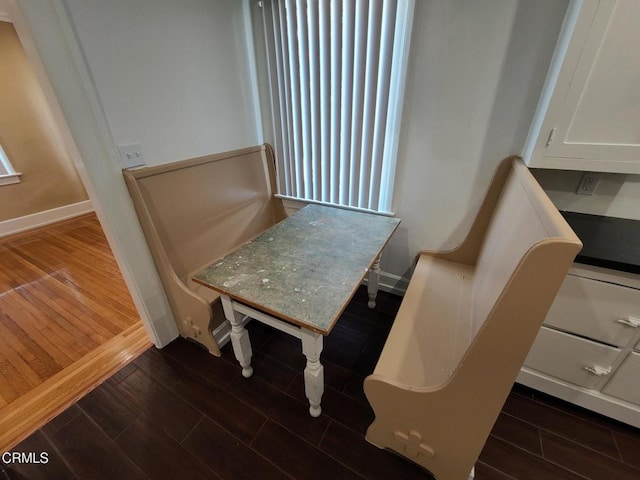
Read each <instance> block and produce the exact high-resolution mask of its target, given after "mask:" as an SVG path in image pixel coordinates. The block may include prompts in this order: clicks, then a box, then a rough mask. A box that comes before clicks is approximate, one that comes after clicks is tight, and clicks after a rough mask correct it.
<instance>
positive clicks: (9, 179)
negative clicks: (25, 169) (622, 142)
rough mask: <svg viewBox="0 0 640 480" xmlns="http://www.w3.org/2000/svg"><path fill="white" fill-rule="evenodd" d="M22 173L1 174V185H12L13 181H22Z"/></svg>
mask: <svg viewBox="0 0 640 480" xmlns="http://www.w3.org/2000/svg"><path fill="white" fill-rule="evenodd" d="M20 175H22V174H21V173H9V174H7V175H0V186H1V185H11V184H12V183H20Z"/></svg>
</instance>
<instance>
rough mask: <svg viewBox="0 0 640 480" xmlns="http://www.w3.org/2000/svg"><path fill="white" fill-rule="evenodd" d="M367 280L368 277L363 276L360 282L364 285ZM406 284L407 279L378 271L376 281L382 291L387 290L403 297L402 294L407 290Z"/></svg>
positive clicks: (407, 284) (407, 282)
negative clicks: (377, 280) (378, 279)
mask: <svg viewBox="0 0 640 480" xmlns="http://www.w3.org/2000/svg"><path fill="white" fill-rule="evenodd" d="M368 280H369V279H368V277H367V276H365V277H364V281H363V282H362V283H363V284H364V285H366V284H367V283H368ZM408 286H409V279H407V278H404V277H400V276H398V275H394V274H393V273H388V272H380V282H379V283H378V288H379V289H380V290H382V291H383V292H388V293H392V294H394V295H398V296H400V297H404V294H405V293H406V292H407V287H408Z"/></svg>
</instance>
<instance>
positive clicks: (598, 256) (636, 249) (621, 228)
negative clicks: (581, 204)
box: [560, 212, 640, 274]
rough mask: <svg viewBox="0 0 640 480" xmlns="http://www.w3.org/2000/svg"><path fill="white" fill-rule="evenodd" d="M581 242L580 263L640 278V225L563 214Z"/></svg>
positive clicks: (595, 216) (622, 219)
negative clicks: (639, 275)
mask: <svg viewBox="0 0 640 480" xmlns="http://www.w3.org/2000/svg"><path fill="white" fill-rule="evenodd" d="M560 213H562V216H563V217H564V218H565V219H566V220H567V223H569V225H570V226H571V228H573V231H574V232H576V235H578V237H579V238H580V240H582V243H583V244H584V247H583V248H582V251H581V252H580V253H579V254H578V256H577V257H576V260H575V261H576V262H577V263H584V264H587V265H594V266H597V267H604V268H610V269H612V270H620V271H623V272H629V273H637V274H640V221H639V220H628V219H625V218H615V217H604V216H601V215H589V214H586V213H576V212H560Z"/></svg>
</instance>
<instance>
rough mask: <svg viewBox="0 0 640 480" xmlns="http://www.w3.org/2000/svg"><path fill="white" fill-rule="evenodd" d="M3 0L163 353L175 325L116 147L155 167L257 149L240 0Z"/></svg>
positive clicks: (139, 305) (133, 291)
mask: <svg viewBox="0 0 640 480" xmlns="http://www.w3.org/2000/svg"><path fill="white" fill-rule="evenodd" d="M9 2H10V3H13V8H15V6H16V5H18V6H19V10H17V12H18V13H19V15H16V17H19V18H16V22H15V25H16V30H17V31H18V34H19V35H21V32H22V35H21V40H23V39H24V41H26V43H27V44H28V45H25V49H26V50H27V52H28V53H29V55H30V57H31V58H35V57H39V58H41V59H42V63H43V67H44V68H41V69H40V70H41V74H42V75H43V77H44V78H45V79H48V80H49V81H50V83H51V88H50V93H51V96H52V98H53V99H54V101H55V100H56V99H57V102H58V103H59V111H58V113H59V117H60V118H61V119H62V121H63V122H64V123H66V125H67V126H68V128H65V129H64V130H65V135H66V138H67V142H68V143H69V144H70V145H71V147H72V148H71V150H72V153H73V157H74V162H75V164H76V166H77V168H78V169H79V172H80V174H81V176H82V177H83V180H84V182H85V185H86V186H87V190H88V193H89V195H90V197H91V199H92V201H93V202H94V204H95V205H96V212H97V213H98V216H99V218H100V220H101V221H102V222H103V226H104V227H105V233H106V234H107V237H108V238H109V241H110V244H111V246H112V248H113V250H114V254H115V256H116V258H117V260H118V263H119V265H120V267H121V269H122V271H123V274H124V277H125V280H126V281H127V284H128V286H129V288H130V290H131V292H132V295H133V298H134V301H135V302H136V306H137V307H138V309H139V310H140V311H141V313H142V317H143V321H144V322H145V325H146V326H147V328H148V330H149V331H150V333H151V336H152V339H153V340H154V341H155V342H156V344H158V345H164V344H166V343H168V342H169V341H170V340H171V339H172V338H174V337H175V336H176V335H177V329H176V326H175V323H174V321H173V317H172V314H171V311H170V309H169V306H168V303H167V301H166V298H165V296H164V294H163V293H162V287H161V284H160V281H159V278H158V276H157V273H156V270H155V267H154V265H153V261H152V259H151V256H150V254H149V250H148V248H147V245H146V242H145V240H144V236H143V235H142V232H141V230H140V226H139V224H138V221H137V218H136V215H135V212H134V210H133V205H132V203H131V200H130V197H129V194H128V192H127V190H126V187H125V185H124V182H123V178H122V173H121V167H120V161H119V158H118V156H117V153H116V148H115V147H116V145H117V144H124V143H130V142H136V143H141V144H142V148H143V151H144V153H145V155H146V157H147V160H148V163H151V164H158V163H165V162H168V161H173V160H180V159H183V158H188V157H192V156H198V155H203V154H207V153H214V152H220V151H225V150H229V149H232V148H236V147H240V146H246V145H252V144H256V143H258V142H259V132H258V127H257V125H256V121H255V117H254V115H255V112H254V110H253V105H254V99H253V97H252V93H251V92H252V89H251V87H250V85H251V79H250V71H251V70H250V66H249V61H248V56H247V54H246V51H247V45H246V43H245V30H244V21H243V16H242V9H243V2H239V1H237V0H180V1H177V0H136V1H135V2H131V1H127V0H109V1H108V2H104V1H102V0H83V1H78V0H68V1H67V0H20V2H19V4H17V3H16V2H15V0H9ZM31 40H33V44H31ZM24 41H23V43H24ZM65 121H66V122H65ZM76 147H77V148H76Z"/></svg>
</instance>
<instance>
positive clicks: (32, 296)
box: [0, 214, 150, 445]
mask: <svg viewBox="0 0 640 480" xmlns="http://www.w3.org/2000/svg"><path fill="white" fill-rule="evenodd" d="M149 345H150V343H149V341H148V340H147V338H146V335H145V333H144V329H143V327H142V324H141V322H140V318H139V316H138V314H137V312H136V309H135V306H134V305H133V302H132V300H131V296H130V295H129V291H128V289H127V287H126V285H125V283H124V280H123V278H122V275H121V273H120V270H119V269H118V266H117V264H116V262H115V259H114V258H113V254H112V252H111V249H110V247H109V244H108V243H107V240H106V238H105V236H104V233H103V231H102V228H101V227H100V224H99V222H98V220H97V218H96V217H95V215H94V214H90V215H85V216H82V217H78V218H76V219H73V220H70V221H66V222H62V223H59V224H55V225H52V226H48V227H44V228H41V229H38V230H34V231H31V232H26V233H23V234H18V235H16V236H13V237H8V238H4V239H2V240H0V432H3V433H2V435H0V437H1V438H0V440H4V441H0V443H2V444H5V445H6V442H7V441H9V439H7V438H6V435H7V432H8V431H9V430H12V431H13V434H12V436H11V439H10V441H11V442H12V443H13V442H15V440H17V439H20V438H22V437H23V436H24V434H25V433H28V430H30V429H35V428H38V427H39V426H40V425H39V423H42V422H43V421H46V419H48V418H51V416H52V415H53V414H55V413H57V411H59V409H60V408H63V407H65V406H67V405H68V404H70V403H72V402H73V401H74V400H75V399H77V397H78V395H80V394H81V393H82V392H84V393H86V391H88V390H89V389H91V388H92V387H93V386H95V385H96V384H98V383H99V382H100V381H101V380H102V377H106V376H108V374H110V373H113V371H115V369H117V368H120V367H121V366H122V365H123V364H126V363H127V362H128V361H131V360H132V359H133V358H135V356H136V353H135V352H136V351H137V352H138V353H140V352H141V351H144V349H146V348H148V346H149ZM96 362H97V363H96ZM87 366H91V367H90V368H89V370H87ZM34 401H35V402H36V403H35V404H34V403H33V402H34ZM25 408H26V409H28V413H26V410H25ZM16 412H21V413H20V414H19V415H17V413H16ZM17 417H19V418H21V419H22V420H20V421H16V418H17ZM25 418H28V419H30V420H29V422H26V423H25V421H24V419H25ZM23 430H24V431H23Z"/></svg>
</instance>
